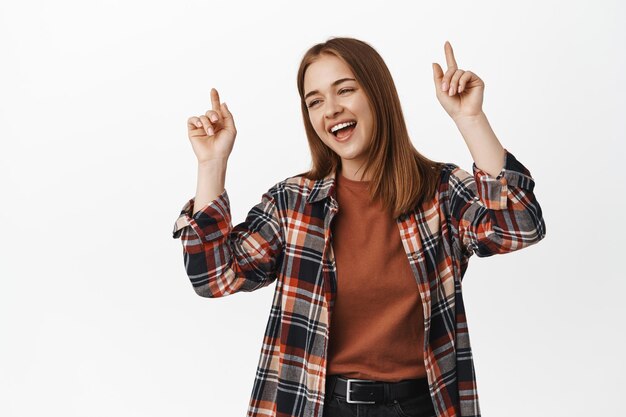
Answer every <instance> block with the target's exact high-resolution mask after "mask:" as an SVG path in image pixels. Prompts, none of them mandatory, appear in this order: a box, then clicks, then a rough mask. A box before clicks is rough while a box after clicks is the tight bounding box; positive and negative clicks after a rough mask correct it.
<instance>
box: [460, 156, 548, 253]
mask: <svg viewBox="0 0 626 417" xmlns="http://www.w3.org/2000/svg"><path fill="white" fill-rule="evenodd" d="M504 159H505V161H504V166H503V168H502V170H501V171H500V173H499V174H498V175H497V176H496V177H495V178H494V177H493V176H491V175H490V174H488V173H487V172H485V171H483V170H482V169H480V168H478V167H477V166H476V163H473V164H472V171H473V175H472V174H470V173H468V172H467V171H465V170H463V169H462V168H459V167H458V166H456V165H454V167H455V168H454V169H453V170H452V171H451V172H450V176H449V180H448V190H449V198H450V212H451V216H452V221H453V225H454V226H455V228H456V230H454V231H453V236H455V238H457V239H458V241H459V243H460V247H461V249H462V251H463V256H464V257H466V258H468V257H470V256H471V255H472V254H474V253H475V254H476V255H477V256H479V257H487V256H492V255H496V254H503V253H508V252H513V251H516V250H519V249H522V248H524V247H527V246H530V245H532V244H535V243H537V242H539V241H540V240H541V239H543V238H544V236H545V234H546V225H545V221H544V219H543V215H542V211H541V206H540V205H539V202H538V201H537V199H536V197H535V194H534V188H535V181H534V179H533V178H532V176H531V174H530V171H529V170H528V169H527V168H526V167H525V166H524V165H523V164H522V163H521V162H519V161H518V160H517V158H515V156H514V155H513V154H512V153H511V152H509V151H508V150H507V149H505V157H504Z"/></svg>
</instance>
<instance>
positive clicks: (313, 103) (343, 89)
mask: <svg viewBox="0 0 626 417" xmlns="http://www.w3.org/2000/svg"><path fill="white" fill-rule="evenodd" d="M352 91H354V88H342V89H341V90H339V94H343V93H344V92H352ZM318 101H319V100H312V101H311V102H310V103H309V105H308V106H307V107H309V108H311V107H313V106H315V105H316V104H317V102H318Z"/></svg>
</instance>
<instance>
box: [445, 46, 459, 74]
mask: <svg viewBox="0 0 626 417" xmlns="http://www.w3.org/2000/svg"><path fill="white" fill-rule="evenodd" d="M443 48H444V49H445V51H446V64H447V65H448V69H450V68H454V69H457V68H458V66H457V64H456V60H455V59H454V52H453V51H452V45H450V42H448V41H446V43H445V45H444V47H443Z"/></svg>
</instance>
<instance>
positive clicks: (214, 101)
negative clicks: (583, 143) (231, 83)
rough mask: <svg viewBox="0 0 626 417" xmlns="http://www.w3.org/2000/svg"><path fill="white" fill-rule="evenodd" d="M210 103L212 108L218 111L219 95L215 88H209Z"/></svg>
mask: <svg viewBox="0 0 626 417" xmlns="http://www.w3.org/2000/svg"><path fill="white" fill-rule="evenodd" d="M211 105H212V106H213V110H215V111H219V109H220V95H219V94H218V92H217V90H216V89H215V88H211Z"/></svg>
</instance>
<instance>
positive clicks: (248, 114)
mask: <svg viewBox="0 0 626 417" xmlns="http://www.w3.org/2000/svg"><path fill="white" fill-rule="evenodd" d="M624 16H625V7H624V6H623V4H620V3H619V2H617V1H604V2H595V3H592V2H581V1H578V2H576V1H574V2H572V1H567V2H565V1H552V2H546V1H525V2H517V3H512V2H498V1H474V2H469V3H468V2H456V1H447V2H428V3H427V2H420V3H419V5H411V6H409V5H408V2H402V3H401V2H397V3H396V2H392V1H385V2H366V1H362V0H360V1H350V2H347V1H344V2H328V1H320V0H317V1H314V2H288V1H265V2H250V3H243V2H233V1H229V2H227V1H220V2H210V1H196V2H191V1H187V2H178V3H176V5H175V3H174V2H169V3H167V2H160V1H149V2H148V1H134V2H131V1H106V2H105V1H102V2H93V1H67V0H59V1H55V2H43V1H24V2H11V3H9V2H8V1H3V2H2V4H1V5H0V51H1V56H2V59H1V64H0V184H1V187H2V193H1V198H2V204H1V206H0V207H2V208H1V211H0V215H1V220H2V230H3V233H2V240H1V248H0V249H1V251H0V256H1V258H0V276H1V280H0V338H1V339H0V415H2V416H7V417H9V416H43V415H45V416H64V417H69V416H81V417H83V416H106V417H109V416H151V417H154V416H174V415H176V416H215V415H220V416H243V415H245V412H246V409H247V405H248V400H249V398H250V393H251V389H252V383H253V380H254V373H255V370H256V365H257V360H258V357H259V353H260V347H261V342H262V338H263V332H264V329H265V325H266V322H267V317H268V315H269V308H270V305H271V299H272V295H273V291H274V287H275V285H271V286H270V287H266V288H264V289H261V290H259V291H256V292H253V293H238V294H236V295H235V296H232V297H225V298H221V299H205V298H201V297H198V296H197V295H196V294H195V293H194V291H193V289H192V287H191V284H190V283H189V280H188V277H187V276H186V274H185V270H184V265H183V258H182V247H181V242H180V241H179V240H174V239H172V235H171V232H172V228H173V225H174V221H175V220H176V218H177V216H178V214H179V211H180V209H181V208H182V206H183V204H184V203H185V202H186V201H187V200H188V199H189V198H191V197H192V196H193V195H194V194H195V183H196V160H195V156H194V154H193V152H192V149H191V146H190V144H189V140H188V139H187V134H186V120H187V118H188V117H189V116H192V115H200V114H203V113H204V112H205V111H206V110H208V109H209V108H210V97H209V91H210V89H211V87H216V88H217V89H218V91H219V92H220V94H221V99H222V101H225V102H226V103H228V104H229V107H230V109H231V111H232V112H233V114H234V116H235V121H236V124H237V128H238V136H237V140H236V142H235V147H234V150H233V153H232V154H231V158H230V160H229V167H228V174H227V178H226V188H227V190H228V192H229V196H230V198H231V203H232V213H233V221H234V223H235V224H236V223H239V222H241V221H243V220H244V218H245V214H246V213H247V211H248V210H249V209H250V208H251V207H252V206H253V205H254V204H256V203H257V202H258V201H259V199H260V197H261V195H262V193H263V192H264V191H266V190H267V189H269V188H270V187H271V186H272V185H273V184H275V183H276V182H278V181H281V180H283V179H285V178H286V177H288V176H292V175H295V174H297V173H300V172H302V171H304V170H306V169H308V168H309V163H310V157H309V150H308V146H307V142H306V137H305V134H304V128H303V123H302V116H301V113H300V107H299V101H298V100H299V98H298V93H297V88H296V71H297V68H298V65H299V62H300V59H301V57H302V55H303V54H304V52H305V51H306V50H307V49H308V48H309V47H310V46H312V45H313V44H315V43H318V42H323V41H325V40H327V39H328V38H329V37H331V36H352V37H356V38H359V39H362V40H364V41H366V42H368V43H370V44H371V45H372V46H373V47H374V48H376V49H377V51H378V52H379V53H380V54H381V55H382V56H383V58H384V59H385V61H386V62H387V64H388V66H389V68H390V70H391V72H392V74H393V76H394V79H395V82H396V86H397V88H398V91H399V94H400V98H401V100H402V104H403V110H404V114H405V117H406V119H407V123H408V127H409V131H410V134H411V137H412V140H413V143H414V144H415V146H416V148H417V149H418V150H419V151H420V152H422V153H423V154H424V155H426V156H428V157H430V158H433V159H435V160H441V161H447V162H454V163H456V164H458V165H460V166H461V167H462V168H464V169H466V170H468V171H470V170H471V163H472V159H471V155H470V153H469V150H468V149H467V147H466V145H465V142H464V140H463V138H462V136H461V135H460V133H459V131H458V130H457V129H456V126H455V125H454V123H453V121H452V120H451V119H450V118H449V116H448V115H447V114H446V113H445V111H444V110H443V108H442V107H441V106H440V104H439V103H438V101H437V99H436V97H435V91H434V82H433V77H432V68H431V63H432V62H438V63H439V64H440V65H442V66H443V67H444V68H445V56H444V49H443V45H444V42H445V41H446V40H449V41H450V42H451V44H452V46H453V48H454V51H455V55H456V59H457V62H458V64H459V67H460V68H461V69H465V70H471V71H473V72H475V73H476V74H478V76H480V77H481V78H482V79H483V80H484V81H485V84H486V89H485V101H484V107H483V108H484V111H485V113H486V114H487V117H488V118H489V121H490V123H491V125H492V127H493V129H494V131H495V132H496V134H497V136H498V138H499V139H500V141H501V142H502V144H503V145H504V146H505V147H506V148H507V149H509V150H510V151H511V152H512V153H513V154H514V155H515V156H516V157H517V158H518V159H519V160H520V161H521V162H522V163H523V164H524V165H525V166H526V167H527V168H528V169H529V170H530V171H531V174H532V176H533V178H535V181H536V188H535V193H536V196H537V198H538V200H539V202H540V204H541V207H542V209H543V213H544V219H545V221H546V226H547V227H546V230H547V235H546V238H545V239H544V240H543V241H541V242H540V243H538V244H537V245H536V246H532V247H529V248H527V249H526V250H523V251H520V252H515V253H511V254H508V255H506V256H494V257H491V258H484V259H480V258H477V257H473V258H472V260H471V262H470V267H469V269H468V271H467V274H466V276H465V278H464V297H465V303H466V309H467V316H468V322H469V327H470V334H471V341H472V346H473V349H474V356H475V361H476V363H475V365H476V372H477V383H478V392H479V397H480V405H481V408H482V411H483V415H484V416H509V417H515V416H526V415H533V416H589V415H594V416H600V415H619V414H620V413H623V403H622V398H623V395H622V393H623V391H624V388H626V387H625V384H624V373H625V372H626V366H625V359H624V355H623V352H624V342H625V332H624V318H626V317H625V316H626V315H625V309H624V307H623V305H624V304H623V301H624V297H623V292H624V290H625V289H626V288H625V287H626V285H625V284H624V270H623V260H624V245H623V234H624V231H625V230H624V221H623V217H624V209H625V208H626V207H625V204H624V203H625V197H624V191H625V190H626V187H624V185H625V174H624V170H623V168H621V166H620V165H621V164H620V163H621V162H623V161H624V156H625V153H624V143H623V142H624V139H625V135H624V133H625V132H624V130H625V129H624V124H623V119H622V120H620V118H622V117H623V114H624V109H626V106H625V104H626V103H625V97H626V95H625V92H626V91H625V86H624V83H625V80H624V77H623V74H624V68H626V67H625V65H624V64H625V62H624V61H625V59H624V58H625V54H624V47H623V39H626V37H625V36H624V35H625V33H624V32H625V30H624V26H623V24H622V21H623V18H624Z"/></svg>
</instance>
